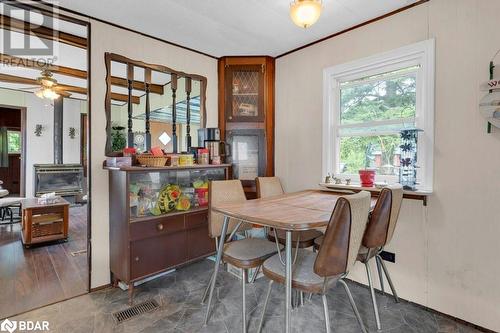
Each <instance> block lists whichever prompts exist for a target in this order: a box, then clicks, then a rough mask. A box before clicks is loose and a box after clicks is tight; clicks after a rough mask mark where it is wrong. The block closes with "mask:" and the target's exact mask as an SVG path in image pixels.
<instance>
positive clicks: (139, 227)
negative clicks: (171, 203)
mask: <svg viewBox="0 0 500 333" xmlns="http://www.w3.org/2000/svg"><path fill="white" fill-rule="evenodd" d="M184 229H185V228H184V215H181V214H180V215H174V216H165V217H158V218H155V219H151V220H148V221H141V222H134V223H130V239H131V240H137V239H143V238H148V237H153V236H160V235H165V234H170V233H173V232H178V231H182V230H184Z"/></svg>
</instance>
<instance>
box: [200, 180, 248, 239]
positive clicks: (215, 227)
mask: <svg viewBox="0 0 500 333" xmlns="http://www.w3.org/2000/svg"><path fill="white" fill-rule="evenodd" d="M245 201H246V197H245V191H244V190H243V186H242V185H241V181H239V180H237V179H234V180H214V181H211V182H210V184H209V186H208V234H209V235H210V237H212V238H215V237H219V236H220V235H221V233H222V224H223V223H224V216H223V215H222V214H220V213H216V212H214V211H212V207H213V206H217V205H220V204H230V203H240V202H245ZM238 222H239V221H237V220H234V219H230V221H229V226H228V230H227V234H230V233H231V232H232V231H233V230H234V228H235V227H236V225H237V224H238ZM245 229H248V226H247V225H246V223H243V225H242V226H241V227H240V229H239V230H245Z"/></svg>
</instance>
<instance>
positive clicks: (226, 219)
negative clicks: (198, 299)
mask: <svg viewBox="0 0 500 333" xmlns="http://www.w3.org/2000/svg"><path fill="white" fill-rule="evenodd" d="M228 225H229V217H227V216H225V217H224V223H223V224H222V231H221V237H220V239H219V244H218V245H219V248H218V250H217V257H216V259H215V268H214V273H213V278H212V282H211V284H210V294H209V296H208V306H207V313H206V315H205V321H204V325H206V324H207V323H208V317H209V316H210V306H211V305H212V297H213V295H214V289H215V283H216V282H217V273H218V272H219V266H220V261H221V259H222V252H223V251H224V239H225V238H226V233H227V226H228Z"/></svg>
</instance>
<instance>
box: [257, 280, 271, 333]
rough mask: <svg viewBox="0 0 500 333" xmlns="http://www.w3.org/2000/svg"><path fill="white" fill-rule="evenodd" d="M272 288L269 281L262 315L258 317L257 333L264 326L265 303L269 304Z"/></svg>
mask: <svg viewBox="0 0 500 333" xmlns="http://www.w3.org/2000/svg"><path fill="white" fill-rule="evenodd" d="M272 288H273V280H270V281H269V286H268V287H267V293H266V300H265V301H264V308H263V309H262V314H261V315H260V323H259V328H258V329H257V333H260V332H261V330H262V325H263V324H264V315H265V314H266V309H267V303H268V302H269V296H270V295H271V289H272Z"/></svg>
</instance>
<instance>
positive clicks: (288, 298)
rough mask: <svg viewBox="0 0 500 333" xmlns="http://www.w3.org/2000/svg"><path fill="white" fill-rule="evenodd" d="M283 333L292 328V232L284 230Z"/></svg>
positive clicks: (289, 331)
mask: <svg viewBox="0 0 500 333" xmlns="http://www.w3.org/2000/svg"><path fill="white" fill-rule="evenodd" d="M285 258H286V260H285V263H286V265H285V333H291V329H292V313H291V312H292V308H291V305H292V232H291V231H290V230H287V231H286V242H285Z"/></svg>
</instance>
